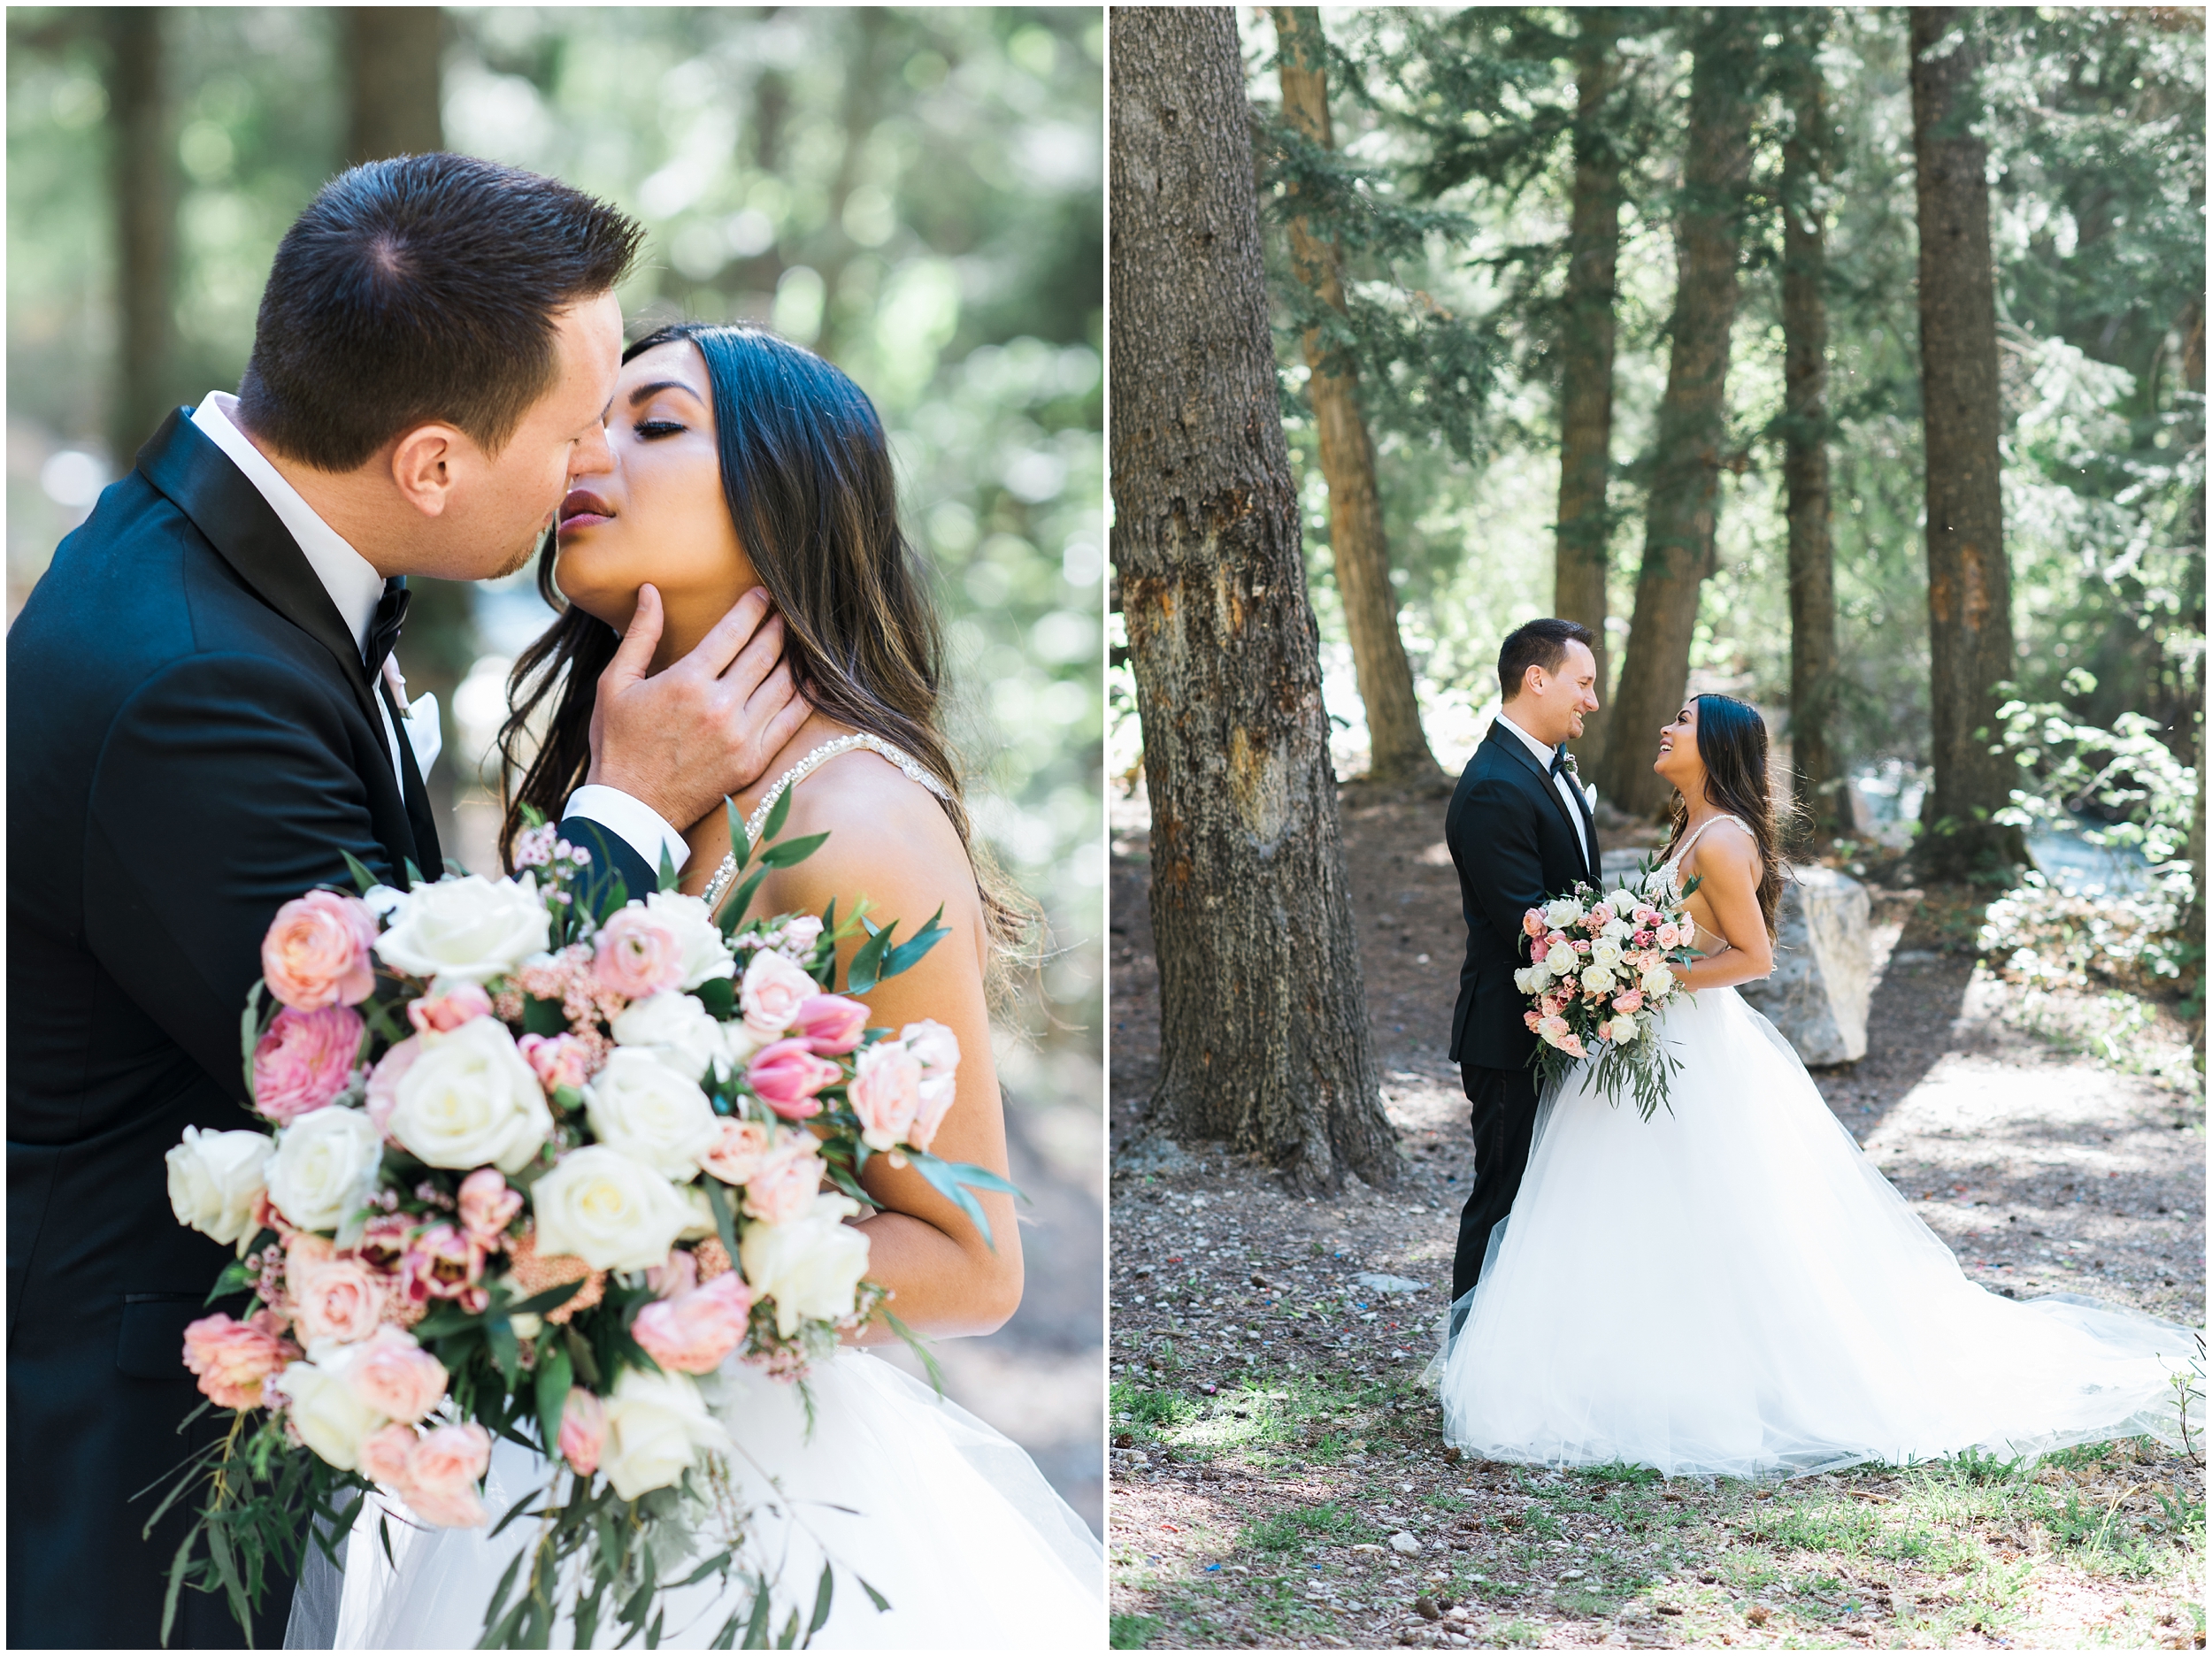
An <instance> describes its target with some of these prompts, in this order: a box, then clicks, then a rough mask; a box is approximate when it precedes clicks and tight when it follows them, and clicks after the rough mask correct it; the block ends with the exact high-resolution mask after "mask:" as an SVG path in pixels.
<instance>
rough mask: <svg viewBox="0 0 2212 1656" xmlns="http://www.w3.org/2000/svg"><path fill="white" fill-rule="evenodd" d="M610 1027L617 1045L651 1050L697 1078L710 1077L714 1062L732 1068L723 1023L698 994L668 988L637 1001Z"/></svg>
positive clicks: (670, 1065) (655, 1054)
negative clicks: (709, 1067)
mask: <svg viewBox="0 0 2212 1656" xmlns="http://www.w3.org/2000/svg"><path fill="white" fill-rule="evenodd" d="M609 1027H610V1028H611V1029H612V1030H613V1031H614V1039H615V1043H616V1045H618V1046H630V1047H635V1048H637V1049H638V1050H640V1051H642V1052H649V1053H651V1054H653V1055H654V1056H655V1057H657V1058H658V1059H659V1060H660V1061H661V1062H663V1063H664V1064H666V1065H667V1066H668V1067H669V1068H670V1069H674V1070H677V1071H679V1072H680V1073H681V1074H682V1075H684V1076H686V1077H688V1078H690V1079H691V1080H694V1081H699V1080H703V1079H704V1078H705V1077H706V1073H707V1066H708V1065H710V1064H720V1065H722V1066H723V1068H725V1069H728V1068H730V1067H732V1066H731V1061H730V1055H729V1047H728V1045H727V1043H726V1042H725V1041H724V1040H723V1039H722V1025H720V1024H719V1023H716V1022H715V1021H714V1016H713V1014H711V1013H710V1012H709V1011H708V1010H707V1009H706V1008H705V1007H703V1006H702V1005H700V1004H699V999H698V997H697V996H696V995H687V994H684V993H681V992H680V991H678V990H674V989H664V990H663V991H662V992H661V993H659V994H657V995H648V996H646V997H645V999H644V1000H633V1001H631V1002H630V1004H629V1005H628V1006H626V1007H625V1008H623V1009H622V1012H621V1015H620V1016H618V1017H617V1018H616V1019H615V1021H614V1022H613V1023H611V1024H610V1025H609Z"/></svg>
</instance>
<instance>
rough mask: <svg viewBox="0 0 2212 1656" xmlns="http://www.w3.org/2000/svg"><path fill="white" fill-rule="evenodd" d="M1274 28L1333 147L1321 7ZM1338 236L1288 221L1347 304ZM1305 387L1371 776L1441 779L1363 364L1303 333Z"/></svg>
mask: <svg viewBox="0 0 2212 1656" xmlns="http://www.w3.org/2000/svg"><path fill="white" fill-rule="evenodd" d="M1274 15H1275V36H1276V41H1277V43H1278V46H1279V52H1280V57H1281V60H1282V64H1281V67H1282V83H1283V113H1284V115H1285V116H1286V118H1287V119H1289V121H1290V123H1291V125H1292V126H1295V127H1296V128H1297V129H1298V130H1299V131H1300V132H1301V133H1302V134H1305V135H1306V137H1308V138H1309V139H1310V140H1312V141H1313V142H1315V143H1317V144H1318V145H1320V146H1321V147H1322V148H1323V149H1332V148H1333V147H1334V146H1335V142H1336V140H1335V137H1334V134H1333V132H1332V130H1331V127H1330V123H1329V86H1328V75H1327V72H1326V70H1325V67H1324V63H1325V58H1324V51H1325V46H1324V42H1323V40H1322V35H1321V13H1320V12H1319V11H1318V10H1317V8H1315V7H1312V6H1277V7H1276V8H1275V13H1274ZM1340 257H1341V256H1340V254H1339V252H1338V250H1337V247H1336V243H1335V242H1332V241H1330V240H1328V239H1327V237H1326V236H1325V235H1324V234H1317V233H1316V231H1315V230H1314V228H1313V226H1310V224H1309V223H1308V221H1307V220H1306V219H1303V218H1294V219H1292V220H1291V221H1290V263H1291V269H1292V270H1293V272H1294V273H1295V274H1296V276H1297V279H1298V280H1299V281H1301V282H1302V283H1303V284H1304V285H1305V286H1306V287H1307V288H1310V290H1311V291H1312V292H1313V294H1314V295H1315V296H1316V297H1317V298H1318V299H1319V300H1320V301H1321V303H1324V304H1325V305H1327V306H1329V307H1330V308H1331V309H1333V310H1335V311H1342V310H1343V309H1344V285H1343V280H1342V275H1341V271H1340ZM1304 345H1305V353H1306V366H1307V367H1308V369H1310V371H1311V372H1310V377H1309V379H1308V380H1307V384H1306V395H1307V396H1308V397H1309V398H1310V400H1311V402H1312V403H1313V419H1314V426H1315V428H1316V432H1317V435H1318V437H1319V439H1320V449H1321V475H1322V477H1323V478H1324V479H1325V480H1326V481H1327V483H1328V486H1329V550H1330V553H1331V556H1332V557H1333V560H1334V563H1335V568H1336V588H1337V593H1338V594H1339V596H1340V597H1341V598H1342V599H1343V601H1344V625H1345V630H1346V631H1347V632H1349V633H1350V634H1351V640H1352V665H1353V668H1354V670H1355V671H1356V673H1357V675H1358V678H1359V699H1360V702H1361V704H1362V706H1363V707H1364V708H1365V709H1366V712H1367V734H1368V740H1369V744H1370V746H1369V758H1368V763H1367V774H1368V778H1369V779H1370V780H1371V781H1375V782H1381V783H1389V784H1398V783H1406V782H1433V781H1439V780H1441V777H1442V773H1441V772H1440V770H1438V769H1437V763H1436V759H1435V755H1432V754H1431V753H1430V752H1429V744H1428V739H1427V738H1426V737H1425V736H1424V735H1423V734H1422V732H1421V709H1420V704H1419V703H1418V701H1416V700H1415V698H1414V694H1413V669H1412V667H1411V665H1410V664H1409V663H1408V662H1407V660H1406V649H1405V642H1404V640H1402V638H1401V637H1400V636H1399V633H1398V594H1397V592H1396V589H1395V588H1394V587H1393V586H1391V584H1390V543H1389V540H1388V539H1387V537H1386V534H1385V533H1384V530H1383V511H1382V495H1381V492H1380V490H1379V489H1378V488H1377V487H1376V486H1375V448H1374V445H1373V443H1371V441H1369V440H1368V435H1367V422H1366V420H1365V418H1363V416H1362V415H1361V413H1360V403H1359V371H1358V369H1357V368H1356V367H1355V366H1354V365H1353V364H1352V363H1351V362H1349V361H1348V360H1347V359H1346V357H1345V356H1344V354H1343V353H1342V352H1341V351H1339V350H1333V349H1331V348H1330V345H1329V342H1328V341H1327V339H1326V338H1325V336H1324V334H1323V333H1322V331H1321V330H1320V329H1319V328H1308V329H1307V330H1306V334H1305V341H1304Z"/></svg>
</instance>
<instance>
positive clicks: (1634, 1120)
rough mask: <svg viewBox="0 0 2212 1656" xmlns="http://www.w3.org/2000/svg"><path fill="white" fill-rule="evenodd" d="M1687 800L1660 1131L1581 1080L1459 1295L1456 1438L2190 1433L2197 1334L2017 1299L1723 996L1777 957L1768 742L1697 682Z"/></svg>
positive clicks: (1954, 1448)
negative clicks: (1904, 1191)
mask: <svg viewBox="0 0 2212 1656" xmlns="http://www.w3.org/2000/svg"><path fill="white" fill-rule="evenodd" d="M1655 769H1656V770H1658V771H1659V773H1660V774H1661V775H1662V776H1663V777H1665V778H1667V779H1668V780H1669V781H1671V782H1672V783H1673V784H1674V785H1675V786H1677V787H1678V789H1679V790H1680V793H1681V803H1680V804H1679V805H1678V820H1677V827H1676V833H1675V839H1674V842H1673V844H1672V846H1671V856H1670V858H1669V861H1668V864H1667V867H1668V869H1669V870H1670V878H1673V879H1674V880H1675V881H1676V882H1677V888H1678V889H1679V888H1680V887H1681V886H1682V885H1687V884H1689V882H1690V880H1691V878H1693V877H1695V878H1697V879H1698V880H1699V882H1700V884H1699V885H1698V887H1697V889H1696V890H1695V891H1694V893H1692V894H1691V897H1690V899H1689V907H1690V908H1691V910H1692V912H1693V913H1694V916H1695V917H1696V919H1697V921H1698V925H1699V937H1698V943H1697V947H1699V948H1700V949H1701V951H1703V952H1704V958H1703V959H1701V960H1700V961H1699V962H1697V963H1696V964H1695V965H1694V966H1692V967H1690V968H1688V969H1687V970H1685V969H1683V968H1681V967H1677V968H1676V969H1675V970H1676V972H1677V975H1678V976H1680V977H1685V978H1686V981H1687V984H1688V986H1689V987H1690V989H1691V990H1692V991H1693V992H1694V999H1693V1000H1678V1001H1676V1002H1675V1003H1674V1004H1673V1005H1672V1006H1671V1008H1669V1009H1668V1011H1667V1012H1666V1013H1665V1014H1664V1016H1663V1022H1662V1024H1661V1026H1660V1029H1659V1031H1658V1035H1659V1038H1660V1039H1663V1040H1665V1041H1666V1042H1668V1043H1669V1044H1670V1046H1671V1047H1672V1049H1673V1051H1674V1054H1675V1055H1676V1056H1677V1057H1678V1058H1679V1059H1680V1060H1681V1062H1682V1068H1681V1069H1680V1070H1679V1071H1678V1073H1677V1074H1676V1075H1675V1076H1674V1077H1673V1081H1672V1084H1671V1088H1670V1092H1669V1099H1670V1102H1671V1113H1670V1111H1668V1110H1661V1111H1659V1112H1658V1113H1657V1114H1656V1115H1654V1117H1653V1118H1652V1119H1651V1121H1649V1122H1648V1123H1647V1122H1644V1121H1641V1120H1639V1119H1638V1117H1637V1115H1636V1112H1635V1111H1634V1110H1633V1109H1629V1108H1615V1107H1614V1106H1612V1105H1610V1104H1609V1103H1607V1102H1606V1100H1604V1098H1603V1097H1602V1096H1601V1095H1600V1094H1598V1093H1596V1092H1594V1091H1593V1090H1591V1089H1590V1088H1589V1087H1588V1086H1587V1085H1586V1082H1585V1081H1584V1079H1583V1077H1585V1076H1586V1073H1587V1071H1586V1069H1577V1070H1576V1071H1575V1072H1573V1074H1572V1075H1571V1077H1570V1078H1569V1080H1568V1082H1567V1084H1566V1085H1564V1086H1563V1088H1561V1089H1560V1090H1558V1091H1557V1092H1556V1093H1555V1094H1554V1095H1553V1096H1550V1097H1548V1098H1547V1099H1546V1100H1544V1101H1543V1103H1542V1104H1541V1106H1540V1113H1539V1115H1538V1118H1537V1125H1536V1133H1535V1138H1534V1142H1533V1145H1532V1148H1531V1150H1530V1153H1529V1161H1528V1170H1527V1173H1526V1176H1525V1177H1524V1178H1523V1180H1522V1183H1521V1187H1520V1192H1519V1194H1518V1196H1517V1199H1516V1200H1515V1201H1514V1204H1513V1210H1512V1213H1511V1215H1510V1216H1509V1219H1508V1220H1507V1221H1506V1222H1505V1223H1502V1224H1500V1225H1499V1226H1498V1227H1496V1230H1495V1231H1494V1233H1493V1235H1492V1237H1491V1239H1490V1246H1489V1249H1488V1255H1487V1257H1486V1260H1485V1261H1484V1268H1483V1271H1482V1274H1481V1276H1480V1277H1479V1280H1478V1281H1477V1283H1476V1284H1475V1286H1474V1287H1473V1288H1472V1289H1471V1290H1470V1291H1469V1292H1468V1293H1467V1294H1466V1295H1464V1296H1463V1298H1462V1299H1461V1300H1460V1301H1459V1302H1458V1303H1457V1304H1456V1305H1455V1306H1454V1307H1453V1308H1452V1313H1451V1317H1450V1325H1451V1326H1452V1327H1453V1328H1454V1329H1455V1330H1456V1331H1455V1334H1453V1335H1452V1336H1450V1337H1449V1338H1448V1344H1447V1347H1446V1350H1445V1352H1444V1353H1443V1355H1441V1356H1440V1358H1439V1359H1438V1361H1437V1363H1436V1364H1433V1365H1432V1368H1431V1371H1430V1372H1431V1376H1432V1377H1436V1378H1438V1379H1439V1380H1440V1396H1441V1400H1442V1404H1443V1410H1444V1437H1445V1441H1446V1442H1447V1443H1448V1444H1451V1445H1454V1446H1455V1447H1457V1448H1459V1449H1460V1450H1462V1451H1463V1452H1464V1453H1468V1454H1471V1455H1478V1456H1482V1457H1486V1458H1488V1459H1492V1460H1516V1461H1524V1462H1531V1463H1536V1464H1543V1465H1552V1466H1590V1465H1604V1464H1610V1463H1614V1462H1625V1463H1628V1464H1631V1465H1638V1466H1647V1467H1654V1468H1657V1469H1658V1470H1659V1471H1660V1472H1662V1473H1663V1474H1666V1475H1668V1476H1676V1475H1688V1476H1729V1477H1742V1478H1753V1477H1774V1476H1796V1475H1800V1474H1802V1473H1807V1472H1814V1471H1822V1470H1832V1469H1833V1468H1839V1467H1844V1466H1849V1465H1852V1464H1855V1463H1856V1462H1861V1461H1880V1462H1885V1463H1890V1464H1901V1463H1904V1462H1907V1461H1910V1460H1928V1459H1932V1458H1934V1457H1939V1456H1944V1455H1950V1454H1955V1453H1959V1452H1961V1451H1963V1450H1966V1449H1969V1448H1978V1449H1981V1450H1985V1451H1986V1452H1989V1453H1995V1454H2000V1455H2002V1456H2004V1457H2006V1458H2008V1459H2009V1458H2012V1457H2014V1456H2016V1455H2021V1454H2027V1453H2039V1452H2041V1451H2045V1450H2048V1449H2053V1448H2057V1447H2060V1446H2062V1445H2069V1444H2076V1443H2084V1442H2093V1441H2100V1440H2103V1439H2108V1438H2116V1437H2132V1436H2136V1435H2138V1434H2148V1435H2150V1436H2153V1437H2158V1438H2160V1439H2162V1440H2163V1441H2165V1442H2167V1443H2170V1444H2173V1445H2177V1446H2178V1445H2179V1443H2180V1436H2179V1421H2178V1416H2177V1410H2176V1396H2175V1391H2174V1388H2173V1383H2172V1376H2174V1375H2176V1374H2177V1373H2180V1372H2183V1371H2185V1370H2187V1369H2188V1368H2189V1367H2190V1362H2191V1359H2192V1358H2193V1355H2194V1353H2195V1350H2196V1338H2195V1336H2194V1334H2193V1332H2192V1331H2191V1330H2187V1329H2185V1328H2183V1327H2180V1326H2179V1325H2177V1324H2174V1323H2170V1322H2161V1321H2158V1320H2156V1319H2154V1318H2151V1317H2148V1316H2145V1315H2140V1314H2138V1313H2134V1312H2130V1311H2123V1310H2119V1309H2116V1308H2113V1307H2103V1306H2100V1305H2097V1304H2095V1303H2094V1302H2092V1301H2089V1300H2085V1299H2075V1298H2069V1297H2062V1296H2054V1297H2051V1298H2047V1299H2035V1300H2029V1301H2024V1302H2023V1301H2016V1300H2012V1299H2006V1298H2004V1297H2003V1296H2001V1295H1999V1294H1995V1293H1993V1292H1990V1291H1988V1290H1987V1289H1985V1288H1982V1287H1980V1286H1979V1285H1978V1284H1974V1283H1972V1282H1970V1281H1968V1280H1967V1278H1966V1276H1965V1275H1964V1273H1963V1272H1962V1270H1961V1269H1960V1268H1959V1265H1958V1262H1957V1261H1956V1260H1955V1258H1953V1256H1952V1253H1951V1251H1950V1249H1949V1248H1947V1246H1944V1244H1943V1243H1942V1242H1941V1241H1940V1240H1939V1238H1937V1237H1936V1236H1935V1234H1934V1233H1933V1232H1932V1231H1931V1230H1929V1229H1928V1228H1927V1226H1926V1225H1925V1224H1924V1223H1921V1221H1920V1220H1919V1219H1918V1218H1917V1217H1916V1215H1914V1214H1913V1212H1912V1210H1911V1209H1910V1207H1908V1206H1907V1204H1906V1202H1905V1200H1904V1198H1902V1197H1901V1196H1900V1195H1899V1194H1898V1192H1896V1190H1894V1189H1893V1187H1892V1186H1891V1185H1890V1184H1889V1183H1888V1181H1887V1180H1886V1179H1885V1178H1883V1177H1882V1175H1881V1174H1880V1172H1879V1171H1878V1170H1877V1169H1876V1168H1875V1166H1874V1164H1873V1162H1872V1161H1870V1160H1869V1159H1868V1157H1867V1156H1866V1155H1865V1154H1864V1153H1863V1151H1861V1149H1860V1148H1859V1146H1858V1145H1857V1143H1856V1142H1855V1140H1854V1139H1853V1138H1851V1136H1850V1134H1849V1133H1848V1132H1847V1131H1846V1130H1845V1128H1844V1127H1843V1126H1842V1124H1841V1123H1839V1122H1838V1121H1837V1120H1836V1119H1835V1118H1834V1117H1833V1116H1832V1115H1831V1114H1830V1113H1829V1111H1828V1108H1827V1105H1826V1103H1825V1101H1824V1100H1823V1099H1822V1098H1821V1095H1820V1093H1819V1091H1818V1090H1817V1089H1816V1087H1815V1086H1814V1085H1813V1083H1812V1080H1811V1077H1809V1076H1808V1075H1807V1074H1806V1072H1805V1069H1804V1066H1803V1065H1802V1064H1801V1062H1799V1061H1798V1058H1797V1055H1796V1054H1795V1053H1794V1052H1793V1051H1792V1050H1791V1048H1790V1046H1788V1044H1787V1043H1786V1041H1785V1040H1784V1039H1782V1037H1781V1036H1780V1034H1779V1033H1778V1032H1777V1031H1776V1030H1775V1028H1774V1026H1773V1025H1772V1024H1771V1023H1768V1022H1767V1020H1766V1019H1765V1018H1763V1017H1762V1016H1760V1015H1759V1014H1758V1013H1756V1012H1755V1011H1753V1010H1752V1009H1751V1008H1749V1007H1747V1006H1746V1005H1745V1004H1744V1002H1743V1000H1742V999H1741V998H1740V996H1739V995H1738V994H1737V993H1736V991H1735V988H1734V987H1733V985H1736V984H1739V983H1744V982H1747V981H1749V980H1750V979H1752V978H1755V977H1763V976H1765V975H1766V974H1767V973H1768V972H1769V971H1770V970H1772V965H1773V953H1772V939H1771V931H1770V927H1771V926H1772V924H1773V916H1774V910H1775V904H1776V901H1777V900H1778V897H1779V894H1780V885H1781V882H1780V878H1779V875H1778V860H1777V858H1776V855H1775V849H1774V839H1775V831H1774V824H1773V816H1772V811H1771V807H1770V801H1769V799H1768V794H1767V780H1766V778H1767V740H1766V730H1765V727H1764V725H1763V724H1762V723H1761V722H1760V720H1759V717H1758V715H1757V714H1756V713H1755V712H1754V711H1753V710H1752V709H1750V708H1749V707H1747V706H1746V705H1745V704H1744V703H1742V702H1740V701H1734V700H1732V698H1729V697H1725V696H1714V695H1705V696H1699V697H1696V698H1694V700H1693V701H1691V702H1690V703H1689V704H1688V705H1686V706H1685V707H1684V708H1683V709H1682V711H1681V713H1680V714H1679V715H1678V717H1677V718H1676V721H1675V723H1673V724H1670V725H1669V726H1668V727H1667V729H1666V730H1665V732H1663V735H1662V738H1661V742H1660V751H1659V758H1658V761H1657V763H1656V765H1655Z"/></svg>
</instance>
